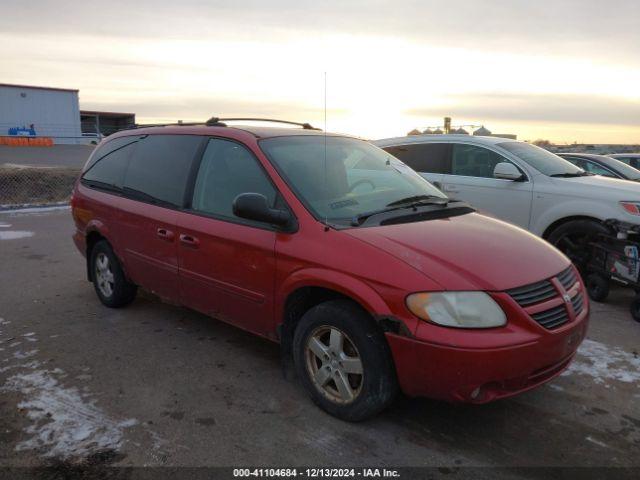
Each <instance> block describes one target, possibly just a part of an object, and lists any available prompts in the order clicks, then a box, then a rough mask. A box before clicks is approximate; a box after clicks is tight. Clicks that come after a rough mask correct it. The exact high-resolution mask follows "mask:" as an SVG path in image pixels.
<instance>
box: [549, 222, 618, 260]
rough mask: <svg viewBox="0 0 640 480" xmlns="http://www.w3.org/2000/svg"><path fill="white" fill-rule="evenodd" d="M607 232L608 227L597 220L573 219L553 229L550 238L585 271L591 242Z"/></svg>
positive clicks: (553, 243)
mask: <svg viewBox="0 0 640 480" xmlns="http://www.w3.org/2000/svg"><path fill="white" fill-rule="evenodd" d="M607 232H608V230H607V227H605V226H604V225H603V224H602V223H600V222H597V221H595V220H571V221H569V222H567V223H564V224H562V225H560V226H559V227H558V228H556V229H555V230H553V231H552V232H551V234H550V235H549V237H548V240H549V243H551V244H552V245H553V246H555V247H556V248H557V249H558V250H560V251H561V252H562V253H564V254H565V255H566V256H567V257H569V259H570V260H571V261H572V262H573V263H574V264H575V265H576V266H577V267H578V268H579V269H581V270H583V271H584V268H585V267H586V266H587V264H588V262H589V259H590V256H591V253H590V251H589V242H590V241H592V240H593V239H594V238H595V236H596V235H598V234H600V233H607Z"/></svg>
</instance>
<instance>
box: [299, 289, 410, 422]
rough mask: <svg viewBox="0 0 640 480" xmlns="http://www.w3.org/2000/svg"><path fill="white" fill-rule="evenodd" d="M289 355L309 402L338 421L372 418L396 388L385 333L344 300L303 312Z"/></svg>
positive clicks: (359, 309)
mask: <svg viewBox="0 0 640 480" xmlns="http://www.w3.org/2000/svg"><path fill="white" fill-rule="evenodd" d="M293 354H294V361H295V366H296V372H297V374H298V377H299V378H300V379H301V382H302V384H303V386H304V387H305V389H306V390H307V392H308V393H309V394H310V395H311V398H312V399H313V401H314V402H315V403H316V404H317V405H318V406H320V407H321V408H322V409H323V410H325V411H327V412H328V413H330V414H331V415H334V416H336V417H338V418H341V419H343V420H348V421H360V420H364V419H366V418H369V417H372V416H373V415H375V414H377V413H378V412H380V411H381V410H383V409H384V408H385V407H386V406H387V405H389V403H390V402H391V401H392V400H393V398H394V396H395V393H396V391H397V382H396V377H395V370H394V366H393V360H392V358H391V353H390V351H389V347H388V345H387V342H386V339H385V338H384V334H383V333H382V332H381V331H380V330H379V329H378V327H377V325H375V323H374V322H373V320H372V319H371V318H370V317H369V315H367V314H366V312H364V311H362V309H361V308H359V307H358V306H357V305H355V304H353V303H352V302H350V301H348V300H332V301H328V302H325V303H321V304H320V305H317V306H315V307H313V308H311V309H310V310H309V311H308V312H307V313H305V314H304V315H303V317H302V319H301V320H300V323H299V325H298V327H297V328H296V331H295V334H294V340H293Z"/></svg>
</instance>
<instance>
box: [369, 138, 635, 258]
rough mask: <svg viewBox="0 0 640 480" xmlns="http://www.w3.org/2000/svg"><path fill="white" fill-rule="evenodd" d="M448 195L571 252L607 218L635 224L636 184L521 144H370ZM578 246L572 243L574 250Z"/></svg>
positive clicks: (447, 140) (470, 141) (389, 141)
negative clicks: (588, 171) (600, 174)
mask: <svg viewBox="0 0 640 480" xmlns="http://www.w3.org/2000/svg"><path fill="white" fill-rule="evenodd" d="M373 143H374V144H375V145H377V146H379V147H380V148H383V149H384V150H386V151H387V152H389V153H391V154H392V155H393V156H395V157H397V158H399V159H400V160H402V161H403V162H404V163H406V164H407V165H409V166H410V167H411V168H413V169H414V170H416V171H417V172H419V173H420V174H422V176H424V177H425V178H426V179H427V180H429V181H430V182H431V183H433V184H434V185H435V186H437V187H438V188H440V189H441V190H442V191H444V192H445V193H446V194H448V195H449V196H450V197H454V198H458V199H460V200H464V201H466V202H468V203H470V204H472V205H473V206H475V207H477V208H478V209H480V211H485V212H487V213H489V214H491V215H493V216H495V217H498V218H500V219H502V220H505V221H507V222H510V223H513V224H515V225H519V226H520V227H522V228H525V229H527V230H529V231H531V232H532V233H535V234H536V235H538V236H541V237H543V238H545V239H547V240H549V241H550V242H551V243H553V244H554V245H556V246H557V247H558V248H560V249H561V250H562V251H564V252H565V253H567V254H568V255H569V256H570V257H574V259H575V255H573V254H574V253H576V254H577V253H578V252H584V249H583V248H582V243H583V242H584V241H585V238H586V236H587V235H588V234H590V233H593V232H597V231H601V230H603V229H604V227H603V226H602V223H601V222H602V221H603V220H607V219H610V218H615V219H618V220H623V221H626V222H631V223H636V224H640V185H639V184H638V183H636V182H629V181H626V180H619V179H613V178H605V177H601V176H597V175H592V174H589V173H586V172H585V171H584V170H582V169H581V168H579V167H576V166H575V165H573V164H571V163H569V162H568V161H566V160H564V159H562V158H560V157H558V156H557V155H554V154H553V153H550V152H548V151H547V150H544V149H542V148H539V147H536V146H534V145H530V144H528V143H525V142H518V141H514V140H507V139H504V138H498V137H474V136H468V135H416V136H409V137H400V138H389V139H384V140H377V141H375V142H373ZM576 247H577V248H576Z"/></svg>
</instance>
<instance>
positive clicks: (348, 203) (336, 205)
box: [329, 199, 358, 210]
mask: <svg viewBox="0 0 640 480" xmlns="http://www.w3.org/2000/svg"><path fill="white" fill-rule="evenodd" d="M354 205H358V202H357V201H356V200H353V199H350V200H341V201H339V202H333V203H330V204H329V208H331V210H336V209H338V208H344V207H352V206H354Z"/></svg>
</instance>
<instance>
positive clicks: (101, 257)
mask: <svg viewBox="0 0 640 480" xmlns="http://www.w3.org/2000/svg"><path fill="white" fill-rule="evenodd" d="M95 279H96V283H97V285H98V288H99V289H100V293H102V295H104V296H105V297H107V298H108V297H110V296H111V295H113V285H114V282H115V278H114V276H113V272H112V271H111V264H110V263H109V257H107V256H106V255H105V254H104V253H99V254H98V256H97V257H96V266H95Z"/></svg>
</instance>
